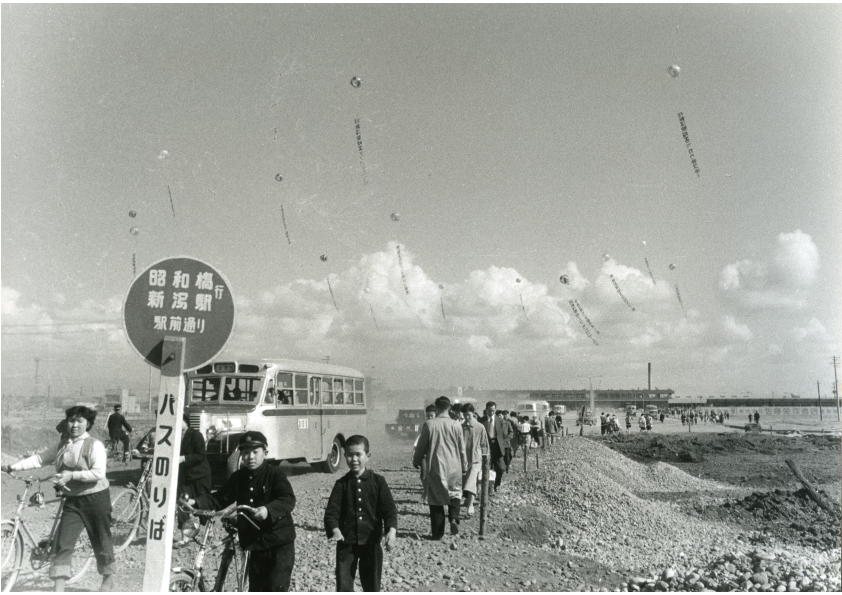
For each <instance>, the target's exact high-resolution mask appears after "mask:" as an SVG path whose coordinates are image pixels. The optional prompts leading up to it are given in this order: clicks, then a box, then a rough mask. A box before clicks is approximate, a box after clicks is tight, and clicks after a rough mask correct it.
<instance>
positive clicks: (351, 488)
mask: <svg viewBox="0 0 842 595" xmlns="http://www.w3.org/2000/svg"><path fill="white" fill-rule="evenodd" d="M370 457H371V453H370V450H369V443H368V439H367V438H366V437H365V436H360V435H354V436H351V437H350V438H348V439H347V440H346V441H345V461H346V462H347V463H348V469H349V471H348V473H346V474H345V475H344V476H343V477H340V478H339V479H338V480H336V483H335V484H334V486H333V491H332V492H331V494H330V498H329V499H328V502H327V507H326V508H325V516H324V524H325V532H326V533H327V536H328V539H330V541H332V542H334V543H336V590H337V591H338V592H350V591H353V590H354V578H355V577H356V574H357V566H358V565H359V568H360V583H362V587H363V591H380V579H381V576H382V575H383V548H382V546H381V545H380V540H381V539H382V538H383V532H384V528H385V531H386V549H387V550H391V549H392V547H393V546H394V545H395V541H396V538H397V531H398V509H397V507H396V506H395V500H394V499H393V498H392V492H391V491H390V490H389V485H388V484H387V483H386V480H385V478H384V477H383V476H382V475H380V474H378V473H375V472H373V471H370V470H369V469H367V465H368V460H369V458H370Z"/></svg>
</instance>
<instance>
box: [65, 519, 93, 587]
mask: <svg viewBox="0 0 842 595" xmlns="http://www.w3.org/2000/svg"><path fill="white" fill-rule="evenodd" d="M93 563H94V548H93V546H91V539H90V537H88V532H87V531H82V534H81V535H80V536H79V541H77V542H76V549H75V550H74V552H73V560H72V561H71V562H70V578H69V579H67V584H68V585H72V584H73V583H75V582H76V581H78V580H79V579H80V578H82V576H83V575H84V574H85V573H86V572H87V571H88V569H89V568H90V567H91V564H93Z"/></svg>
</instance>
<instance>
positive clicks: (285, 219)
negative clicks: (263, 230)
mask: <svg viewBox="0 0 842 595" xmlns="http://www.w3.org/2000/svg"><path fill="white" fill-rule="evenodd" d="M281 221H283V222H284V233H285V234H286V236H287V244H292V241H291V240H290V239H289V229H287V217H286V215H285V214H284V205H281Z"/></svg>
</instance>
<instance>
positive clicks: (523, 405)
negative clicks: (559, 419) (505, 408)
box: [515, 401, 550, 421]
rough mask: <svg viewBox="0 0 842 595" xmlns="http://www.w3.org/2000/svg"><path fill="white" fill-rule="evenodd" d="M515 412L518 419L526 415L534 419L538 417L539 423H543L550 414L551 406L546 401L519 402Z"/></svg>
mask: <svg viewBox="0 0 842 595" xmlns="http://www.w3.org/2000/svg"><path fill="white" fill-rule="evenodd" d="M515 411H516V412H517V415H518V417H521V416H523V415H526V416H528V417H529V419H532V418H533V417H536V416H537V417H538V420H539V421H543V420H544V418H545V417H547V416H548V415H549V414H550V404H549V403H547V402H546V401H518V403H517V405H516V407H515Z"/></svg>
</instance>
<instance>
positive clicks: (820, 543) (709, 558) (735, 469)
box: [2, 419, 842, 591]
mask: <svg viewBox="0 0 842 595" xmlns="http://www.w3.org/2000/svg"><path fill="white" fill-rule="evenodd" d="M659 430H660V431H659ZM655 431H656V432H657V434H655V433H653V434H652V435H640V434H630V435H628V436H626V435H623V436H621V437H619V438H616V437H613V438H603V437H601V436H599V434H598V428H597V429H593V428H587V429H586V434H587V435H586V436H585V437H581V438H580V437H579V436H570V437H567V438H565V439H563V440H562V441H560V443H559V444H557V445H556V446H554V447H553V448H551V449H548V450H547V451H545V452H539V453H538V454H537V455H536V454H535V451H532V452H530V454H529V458H528V460H527V470H526V471H525V472H524V471H523V460H522V459H518V460H516V461H515V463H514V464H513V466H512V469H511V472H510V473H509V474H508V475H507V476H506V477H505V479H504V483H503V487H502V488H501V490H500V491H499V492H498V493H496V494H494V495H493V496H492V498H491V504H490V506H489V510H488V522H487V527H486V529H487V530H486V535H484V536H479V535H478V531H479V518H478V516H479V515H478V514H477V515H475V516H474V518H472V519H470V520H468V519H465V520H463V521H462V525H461V529H460V534H459V535H458V536H454V537H451V536H449V535H448V536H446V537H445V539H444V540H443V541H441V542H434V541H430V540H429V539H427V536H428V534H429V518H428V515H427V509H426V507H425V506H423V505H422V504H421V502H420V490H419V481H418V475H417V471H415V470H414V469H412V468H411V466H410V465H409V460H410V456H411V444H407V443H389V442H386V441H385V439H384V438H383V437H382V436H378V435H377V434H376V432H372V436H373V441H372V449H373V450H372V455H373V458H372V467H373V468H374V469H375V470H376V471H378V472H379V473H382V474H383V475H384V476H385V477H386V478H387V480H388V482H389V484H390V486H391V488H392V492H393V494H394V497H395V500H396V502H397V505H398V511H399V515H400V530H399V533H398V537H399V540H398V545H397V547H396V548H395V549H394V550H393V551H391V552H387V553H386V556H385V568H384V590H389V591H590V590H600V591H615V590H629V591H639V590H643V591H651V590H687V591H689V590H699V591H704V590H720V591H729V590H739V591H797V590H804V591H813V590H815V591H820V590H829V591H837V590H839V589H840V549H839V536H840V528H839V519H840V513H839V506H840V492H842V456H840V439H839V437H838V435H837V436H835V437H832V438H829V437H827V436H824V437H822V436H819V437H801V438H785V437H777V436H771V435H767V434H762V435H757V434H748V435H746V434H744V433H743V432H742V429H741V428H739V429H736V428H723V427H721V426H716V427H714V426H711V427H710V428H708V429H707V431H702V430H701V428H700V429H699V431H695V429H694V433H693V434H685V433H684V430H683V429H682V428H681V426H680V424H679V423H678V422H676V421H674V420H669V419H668V420H667V423H666V424H664V425H663V426H656V429H655ZM21 454H22V453H21ZM3 455H4V456H3V462H7V461H8V460H9V455H8V453H6V452H4V453H3ZM785 458H790V459H793V460H795V461H796V462H798V464H799V465H800V466H801V468H802V469H803V470H804V472H805V475H806V476H807V479H808V480H810V481H811V482H812V483H813V484H814V486H815V487H817V488H818V489H820V490H821V491H822V493H824V495H825V496H826V499H827V500H829V501H831V503H832V506H834V507H835V509H834V510H835V514H827V513H825V512H824V511H821V509H819V508H818V507H817V506H815V505H814V504H813V503H812V500H810V499H809V498H807V497H805V491H804V490H803V489H802V487H801V486H800V484H799V483H798V482H797V480H796V479H795V478H794V477H793V476H792V474H791V473H790V471H789V469H788V468H787V467H786V465H785V464H784V463H783V460H784V459H785ZM284 468H285V469H286V470H287V471H288V472H289V475H290V481H291V483H292V485H293V488H294V489H295V491H296V495H297V498H298V505H297V507H296V510H295V512H294V518H295V521H296V524H297V530H298V538H297V545H296V548H297V556H296V569H295V571H294V573H293V586H294V588H295V590H298V591H330V590H333V587H334V582H333V579H332V567H333V560H332V548H331V547H330V546H329V545H328V543H327V540H326V539H325V537H324V534H323V530H322V515H323V511H324V506H325V503H326V501H327V497H328V495H329V492H330V488H331V486H332V484H333V482H334V481H335V476H330V475H326V474H322V473H317V472H314V471H312V470H311V469H310V468H309V466H306V465H294V466H287V465H284ZM137 472H138V470H137V464H136V463H135V464H134V466H133V467H131V468H126V467H124V466H122V465H121V464H119V463H115V464H113V465H112V467H111V470H110V472H109V475H110V476H111V477H112V479H113V483H114V484H115V485H119V484H124V483H125V482H126V481H129V480H130V479H131V478H132V477H133V476H135V475H136V474H137ZM45 475H48V473H47V474H45ZM19 487H20V484H19V483H17V482H13V481H11V480H9V478H7V477H4V478H3V494H2V500H3V511H4V518H5V517H6V516H8V513H9V509H10V507H13V506H14V493H15V491H16V490H17V489H19ZM115 489H119V488H115ZM49 513H50V511H49V510H45V511H37V510H36V509H28V510H27V513H26V514H27V515H29V516H28V517H27V518H30V519H32V520H33V521H34V526H36V527H38V531H42V532H46V531H48V529H49V526H48V524H47V523H48V522H49ZM217 535H218V536H220V535H221V530H220V529H217ZM143 545H144V542H143V540H139V541H138V542H136V543H135V544H134V545H132V546H131V547H129V548H128V549H127V550H126V551H124V552H123V553H121V554H120V555H119V564H120V573H119V576H118V578H117V584H116V589H117V590H120V591H137V590H139V589H140V586H141V582H142V574H143V567H144V548H143ZM194 553H195V548H194V547H192V546H191V547H187V548H183V549H179V550H176V552H175V554H174V560H173V565H174V566H178V565H189V564H190V563H191V561H192V559H193V555H194ZM216 562H217V552H211V553H210V554H209V555H208V556H207V558H206V559H205V567H206V568H207V569H210V572H211V574H213V569H215V565H216ZM97 584H98V577H97V575H96V574H95V572H89V573H88V574H87V575H85V577H84V578H83V579H82V581H81V582H80V584H77V585H69V586H68V590H91V589H94V588H96V586H97ZM49 586H50V583H49V581H48V579H47V578H46V576H45V574H41V573H34V572H32V571H31V570H27V571H26V572H24V573H23V575H22V576H21V578H20V579H19V582H18V584H17V585H16V586H15V590H26V591H33V590H44V589H47V588H49Z"/></svg>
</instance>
